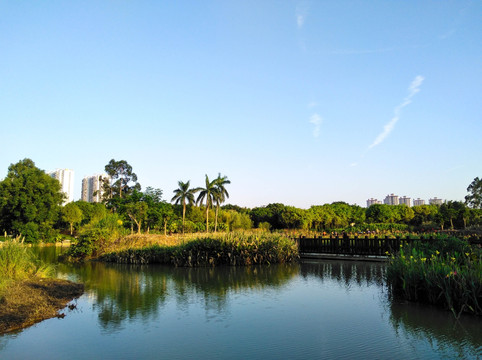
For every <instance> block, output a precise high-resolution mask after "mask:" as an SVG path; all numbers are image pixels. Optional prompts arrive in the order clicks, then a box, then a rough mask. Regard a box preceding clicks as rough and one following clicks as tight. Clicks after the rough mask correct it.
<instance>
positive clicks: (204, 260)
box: [101, 232, 298, 267]
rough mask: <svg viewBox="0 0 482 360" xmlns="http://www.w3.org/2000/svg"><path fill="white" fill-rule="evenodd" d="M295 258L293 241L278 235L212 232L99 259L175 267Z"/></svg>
mask: <svg viewBox="0 0 482 360" xmlns="http://www.w3.org/2000/svg"><path fill="white" fill-rule="evenodd" d="M297 258H298V248H297V246H296V244H295V242H294V241H293V240H292V239H290V238H288V237H285V236H282V235H279V234H269V233H261V234H259V235H258V234H253V233H243V232H237V233H228V234H221V235H214V234H211V235H210V236H202V237H200V238H197V239H192V240H190V241H188V242H185V243H181V244H177V245H172V246H160V245H153V246H148V247H144V248H141V249H127V250H122V251H118V252H112V253H108V254H105V255H103V256H102V257H101V260H103V261H108V262H120V263H135V264H146V263H163V264H172V265H175V266H188V267H197V266H216V265H254V264H271V263H282V262H291V261H293V260H295V259H297Z"/></svg>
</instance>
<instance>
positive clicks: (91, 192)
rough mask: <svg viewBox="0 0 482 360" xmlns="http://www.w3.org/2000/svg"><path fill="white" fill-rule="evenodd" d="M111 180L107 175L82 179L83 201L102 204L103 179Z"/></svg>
mask: <svg viewBox="0 0 482 360" xmlns="http://www.w3.org/2000/svg"><path fill="white" fill-rule="evenodd" d="M105 178H109V176H108V175H106V174H97V175H92V176H86V177H85V178H83V179H82V200H83V201H87V202H91V203H93V202H101V201H102V195H103V193H104V192H103V188H102V183H103V181H102V179H105Z"/></svg>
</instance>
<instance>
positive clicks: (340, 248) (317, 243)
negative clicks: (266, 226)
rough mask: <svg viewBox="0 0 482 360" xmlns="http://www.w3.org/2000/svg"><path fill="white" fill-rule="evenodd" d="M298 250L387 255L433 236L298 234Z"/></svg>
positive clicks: (319, 252)
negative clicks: (321, 235) (319, 235)
mask: <svg viewBox="0 0 482 360" xmlns="http://www.w3.org/2000/svg"><path fill="white" fill-rule="evenodd" d="M295 241H296V243H297V245H298V251H299V252H300V254H301V255H303V254H307V253H312V254H333V255H351V256H387V255H389V254H393V253H396V252H398V250H399V249H400V245H401V244H402V243H411V242H414V241H434V238H433V237H428V238H408V237H407V238H401V237H396V238H389V237H388V236H386V237H380V238H379V237H377V236H375V237H368V236H365V237H358V236H355V237H353V238H350V237H348V236H347V235H344V236H341V237H339V236H330V237H329V238H323V237H317V238H306V237H304V236H300V237H299V238H296V239H295ZM469 243H475V244H480V239H473V240H469Z"/></svg>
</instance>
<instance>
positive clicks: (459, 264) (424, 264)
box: [387, 238, 482, 318]
mask: <svg viewBox="0 0 482 360" xmlns="http://www.w3.org/2000/svg"><path fill="white" fill-rule="evenodd" d="M387 283H388V285H389V287H390V289H391V290H392V293H393V294H394V295H395V296H401V297H402V298H404V299H406V300H409V301H420V302H426V303H430V304H434V305H438V306H442V307H444V308H446V309H448V310H450V311H452V313H453V314H454V316H455V317H456V318H458V317H460V315H461V314H462V313H463V312H467V313H471V314H475V315H482V250H481V249H480V248H479V247H478V246H469V245H468V244H467V243H466V242H464V241H462V240H459V239H456V238H448V239H440V240H438V241H434V242H433V243H418V242H415V243H413V244H402V245H401V247H400V251H399V252H398V253H397V254H396V255H392V256H391V259H390V263H389V265H388V268H387Z"/></svg>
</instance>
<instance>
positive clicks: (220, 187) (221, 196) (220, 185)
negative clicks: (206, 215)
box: [214, 173, 231, 232]
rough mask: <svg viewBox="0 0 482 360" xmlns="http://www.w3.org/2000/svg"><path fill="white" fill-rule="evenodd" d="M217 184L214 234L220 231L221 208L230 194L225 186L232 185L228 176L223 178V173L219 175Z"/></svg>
mask: <svg viewBox="0 0 482 360" xmlns="http://www.w3.org/2000/svg"><path fill="white" fill-rule="evenodd" d="M215 182H216V191H215V192H214V201H215V202H216V216H215V223H214V232H216V230H217V229H218V212H219V206H220V205H221V204H222V203H223V202H225V201H226V198H229V193H228V191H227V190H226V188H225V185H227V184H231V181H229V180H228V177H227V176H222V177H221V173H219V174H218V177H217V179H216V180H215Z"/></svg>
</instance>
